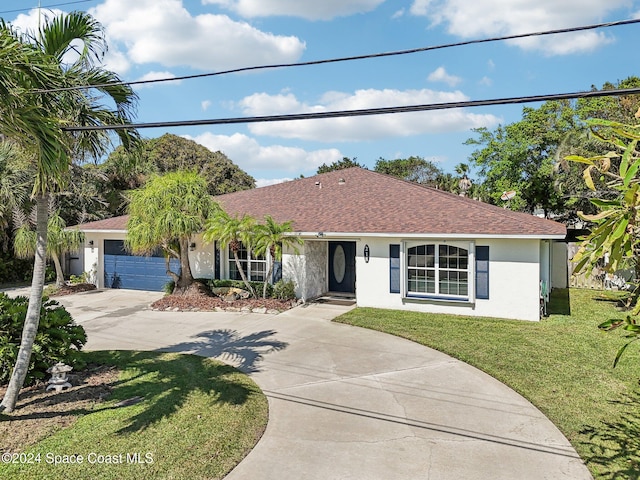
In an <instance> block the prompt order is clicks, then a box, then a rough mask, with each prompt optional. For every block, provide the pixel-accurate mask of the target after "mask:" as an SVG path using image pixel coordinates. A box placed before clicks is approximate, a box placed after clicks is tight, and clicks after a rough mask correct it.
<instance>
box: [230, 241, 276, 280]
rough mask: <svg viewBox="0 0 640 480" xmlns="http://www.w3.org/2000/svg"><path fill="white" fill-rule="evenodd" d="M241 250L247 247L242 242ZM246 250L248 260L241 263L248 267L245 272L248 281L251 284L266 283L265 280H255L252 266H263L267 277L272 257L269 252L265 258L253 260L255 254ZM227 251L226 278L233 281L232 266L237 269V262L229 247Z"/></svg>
mask: <svg viewBox="0 0 640 480" xmlns="http://www.w3.org/2000/svg"><path fill="white" fill-rule="evenodd" d="M240 248H241V249H242V248H245V246H244V244H243V243H242V242H241V243H240ZM246 250H247V259H246V260H244V259H240V263H241V264H243V266H245V265H246V267H247V268H245V271H244V273H245V275H246V276H247V280H249V281H250V282H264V280H256V279H254V278H253V275H252V265H253V264H254V263H260V264H263V265H264V275H265V276H266V275H267V274H268V273H269V257H270V255H269V252H267V253H266V254H265V255H264V256H263V258H258V259H255V258H253V252H252V251H251V250H250V249H246ZM226 251H227V252H226V260H227V261H226V263H225V269H226V272H225V273H226V275H225V276H226V277H227V279H229V280H232V279H231V278H230V277H231V271H232V268H231V265H233V266H234V268H235V266H236V265H235V263H236V262H235V258H234V256H233V252H232V251H231V249H230V248H229V247H228V246H227V248H226ZM233 280H235V279H233ZM269 283H271V282H269Z"/></svg>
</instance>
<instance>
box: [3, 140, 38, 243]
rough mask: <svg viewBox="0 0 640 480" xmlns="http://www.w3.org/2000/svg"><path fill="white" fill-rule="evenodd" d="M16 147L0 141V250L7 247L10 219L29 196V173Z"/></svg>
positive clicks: (30, 177)
mask: <svg viewBox="0 0 640 480" xmlns="http://www.w3.org/2000/svg"><path fill="white" fill-rule="evenodd" d="M26 167H27V165H26V164H25V163H24V161H23V159H22V158H21V156H20V153H19V151H18V148H17V146H16V145H15V144H12V143H11V142H9V141H5V140H2V141H0V250H3V249H5V248H6V247H7V245H8V241H9V239H10V236H9V235H5V232H9V227H10V226H11V223H12V221H11V219H12V217H13V215H14V214H15V213H16V211H19V210H20V208H21V207H22V206H23V205H24V204H25V203H26V202H27V200H28V198H29V184H30V183H31V179H32V178H33V176H31V175H29V171H28V169H27V168H26Z"/></svg>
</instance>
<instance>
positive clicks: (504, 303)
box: [356, 238, 541, 321]
mask: <svg viewBox="0 0 640 480" xmlns="http://www.w3.org/2000/svg"><path fill="white" fill-rule="evenodd" d="M429 241H433V240H429ZM401 242H402V238H386V239H378V238H368V239H362V240H359V241H358V242H357V247H356V248H357V250H356V300H357V303H358V306H361V307H378V308H394V309H406V310H413V311H421V312H433V313H450V314H457V315H471V316H488V317H497V318H507V319H519V320H531V321H535V320H538V319H539V282H540V266H539V259H540V250H541V247H540V241H539V240H527V239H523V240H520V239H504V240H500V239H488V240H476V241H475V245H476V246H479V245H488V246H489V262H490V263H489V299H488V300H482V299H475V301H473V302H472V303H463V302H451V301H449V302H442V301H437V300H422V299H420V300H417V299H407V298H403V296H402V294H394V293H389V258H388V256H389V244H401ZM463 242H464V241H463ZM455 243H456V244H457V243H458V242H457V241H456V242H455ZM467 243H468V241H467ZM365 244H368V245H369V249H370V259H369V263H365V261H364V256H363V252H364V246H365ZM401 276H402V272H401Z"/></svg>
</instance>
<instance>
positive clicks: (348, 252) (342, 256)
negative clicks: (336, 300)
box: [329, 242, 356, 293]
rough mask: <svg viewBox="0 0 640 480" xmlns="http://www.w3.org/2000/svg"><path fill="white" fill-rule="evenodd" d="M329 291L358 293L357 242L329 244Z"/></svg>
mask: <svg viewBox="0 0 640 480" xmlns="http://www.w3.org/2000/svg"><path fill="white" fill-rule="evenodd" d="M329 291H331V292H342V293H356V242H329Z"/></svg>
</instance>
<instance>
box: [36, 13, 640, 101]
mask: <svg viewBox="0 0 640 480" xmlns="http://www.w3.org/2000/svg"><path fill="white" fill-rule="evenodd" d="M636 23H640V18H636V19H631V20H619V21H616V22H607V23H597V24H594V25H584V26H581V27H570V28H561V29H557V30H545V31H542V32H533V33H520V34H516V35H507V36H503V37H493V38H483V39H476V40H466V41H463V42H455V43H446V44H442V45H433V46H428V47H419V48H411V49H408V50H396V51H392V52H381V53H371V54H366V55H354V56H350V57H338V58H328V59H322V60H311V61H308V62H296V63H278V64H268V65H254V66H251V67H240V68H234V69H231V70H222V71H220V72H208V73H199V74H194V75H184V76H180V77H165V78H154V79H148V80H135V81H131V82H113V83H104V84H99V85H87V86H74V87H66V88H54V89H43V90H35V92H36V93H52V92H61V91H68V90H79V89H82V88H101V87H108V86H111V85H143V84H150V83H160V82H175V81H178V80H192V79H196V78H204V77H215V76H219V75H228V74H230V73H241V72H249V71H255V70H265V69H272V68H289V67H306V66H310V65H322V64H327V63H338V62H350V61H354V60H366V59H372V58H382V57H392V56H398V55H408V54H413V53H420V52H428V51H432V50H440V49H444V48H453V47H462V46H465V45H475V44H481V43H489V42H499V41H505V40H516V39H519V38H527V37H541V36H546V35H557V34H562V33H575V32H582V31H586V30H595V29H598V28H609V27H618V26H623V25H633V24H636Z"/></svg>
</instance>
